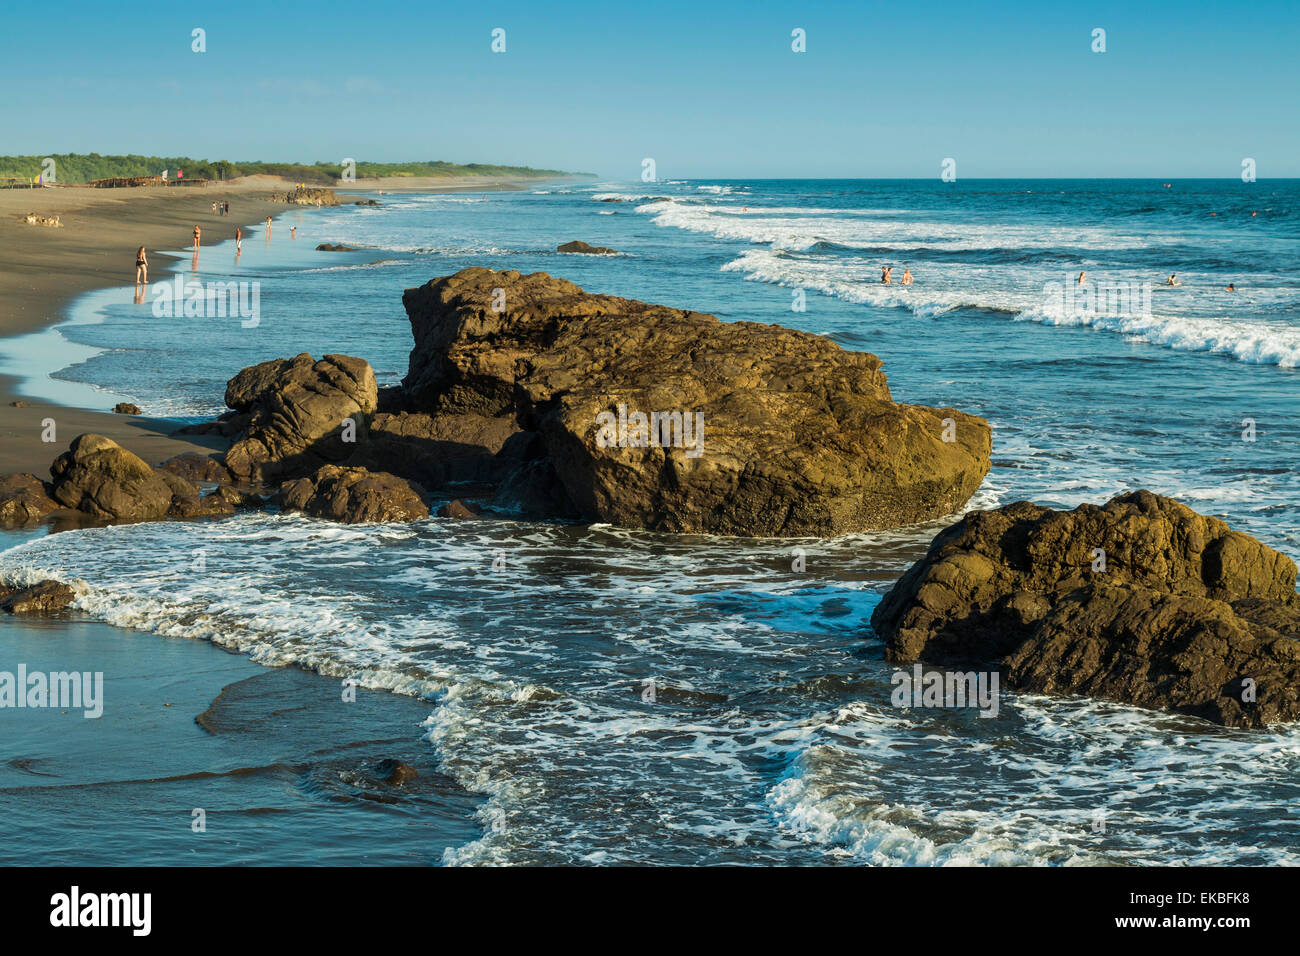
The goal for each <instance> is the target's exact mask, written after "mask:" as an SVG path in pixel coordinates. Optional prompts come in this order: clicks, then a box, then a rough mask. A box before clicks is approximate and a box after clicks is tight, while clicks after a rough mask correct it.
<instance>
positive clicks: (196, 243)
mask: <svg viewBox="0 0 1300 956" xmlns="http://www.w3.org/2000/svg"><path fill="white" fill-rule="evenodd" d="M198 250H199V227H198V226H197V225H196V226H195V227H194V251H195V252H198Z"/></svg>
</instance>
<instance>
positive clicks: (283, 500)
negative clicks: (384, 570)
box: [279, 465, 429, 524]
mask: <svg viewBox="0 0 1300 956" xmlns="http://www.w3.org/2000/svg"><path fill="white" fill-rule="evenodd" d="M279 505H280V507H281V508H283V509H284V510H286V511H301V512H303V513H304V514H308V515H311V516H312V517H314V518H329V519H331V520H334V521H342V522H344V523H345V524H360V523H362V522H370V521H414V520H417V519H419V518H427V517H429V507H428V505H426V504H425V503H424V489H423V488H421V487H420V486H419V485H417V484H414V483H413V482H410V481H408V480H407V479H405V478H399V477H397V476H396V475H390V474H388V473H386V472H370V471H367V470H366V469H364V468H340V467H339V466H337V465H325V466H323V467H322V468H320V469H319V470H318V471H317V472H316V473H315V474H313V475H311V476H310V477H307V478H298V479H295V480H293V481H289V482H286V483H285V484H284V485H282V486H281V488H280V494H279Z"/></svg>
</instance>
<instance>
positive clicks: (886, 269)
mask: <svg viewBox="0 0 1300 956" xmlns="http://www.w3.org/2000/svg"><path fill="white" fill-rule="evenodd" d="M893 273H894V267H893V266H881V268H880V281H881V282H882V283H883V284H884V285H889V284H890V283H891V282H892V281H893V279H892V278H891V276H892V275H893Z"/></svg>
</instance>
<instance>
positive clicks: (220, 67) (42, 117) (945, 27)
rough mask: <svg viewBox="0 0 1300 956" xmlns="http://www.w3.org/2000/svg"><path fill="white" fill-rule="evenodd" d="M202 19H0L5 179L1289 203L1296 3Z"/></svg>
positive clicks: (863, 5) (1298, 135)
mask: <svg viewBox="0 0 1300 956" xmlns="http://www.w3.org/2000/svg"><path fill="white" fill-rule="evenodd" d="M201 6H202V7H203V8H204V9H203V10H202V11H201V12H200V11H198V10H196V9H194V6H193V5H187V4H178V3H151V4H144V5H137V6H135V7H132V6H130V5H125V6H123V5H105V4H103V3H99V2H97V3H87V2H80V0H72V2H64V3H60V4H58V5H57V6H56V7H53V8H50V7H47V6H45V5H41V4H13V5H10V9H9V11H7V13H6V27H5V30H4V33H5V36H4V38H3V39H0V89H3V91H4V96H3V97H0V129H3V130H4V136H3V143H0V153H37V154H42V153H51V152H100V153H118V152H133V153H145V154H159V155H188V156H194V157H197V158H208V159H219V158H226V159H235V160H239V159H245V160H254V159H264V160H286V161H289V160H292V161H316V160H322V159H328V160H333V161H339V160H341V159H343V158H344V157H354V158H358V159H370V160H381V161H383V160H390V161H392V160H409V159H446V160H451V161H455V162H489V163H512V164H523V165H532V166H545V167H551V168H561V169H570V170H588V171H592V172H596V173H599V174H600V175H602V176H604V177H610V178H618V179H634V178H636V177H637V176H638V175H639V173H640V164H641V160H642V158H643V157H653V158H654V159H655V161H656V164H657V167H658V173H659V176H660V177H661V178H709V177H756V178H757V177H782V176H809V177H817V176H845V177H853V176H864V177H873V176H883V177H895V176H896V177H930V176H937V175H938V174H939V168H940V163H941V161H942V160H943V159H944V158H945V157H953V158H955V159H956V160H957V163H958V172H959V175H960V176H961V177H963V178H976V177H983V176H1010V177H1018V176H1032V177H1074V176H1152V177H1171V178H1172V177H1188V176H1208V177H1220V176H1222V177H1235V176H1237V175H1239V172H1240V169H1241V161H1242V159H1243V158H1244V157H1252V158H1254V159H1255V160H1256V161H1257V163H1258V175H1259V177H1260V178H1261V179H1264V178H1269V177H1283V176H1300V4H1297V3H1296V2H1295V0H1287V2H1280V0H1266V2H1238V3H1235V4H1229V3H1223V4H1197V3H1171V2H1159V3H1149V4H1141V7H1142V9H1140V10H1136V9H1133V7H1134V6H1135V5H1134V4H1130V3H1068V2H1066V3H1054V2H1051V0H1044V2H1043V3H1040V4H1026V3H1017V2H1007V3H1000V4H995V3H946V2H937V3H935V2H927V3H923V4H884V3H870V2H857V3H817V2H807V3H789V4H786V3H763V2H750V3H707V2H701V3H678V2H662V0H660V2H653V3H652V2H645V3H635V2H620V3H609V2H604V3H572V2H551V3H541V2H537V0H533V2H529V3H495V4H494V3H465V2H459V3H455V4H450V3H439V2H430V0H419V2H411V3H408V4H396V3H387V2H366V3H361V2H349V3H331V2H324V0H321V2H312V3H276V2H274V0H272V2H269V3H247V2H243V0H231V2H224V3H220V4H211V5H206V4H205V5H201ZM209 7H210V8H211V9H208V8H209ZM194 27H201V28H203V29H204V30H206V32H207V52H206V53H202V54H198V53H194V52H192V51H191V30H192V29H193V28H194ZM496 27H500V28H503V29H504V30H505V31H506V52H505V53H499V54H496V53H493V52H492V51H491V48H490V45H491V31H492V30H493V29H494V28H496ZM795 27H799V28H802V29H804V30H805V31H806V34H807V52H806V53H798V54H797V53H794V52H792V51H791V48H790V45H791V37H790V34H791V30H792V29H794V28H795ZM1098 27H1100V28H1102V29H1105V30H1106V47H1107V49H1106V52H1105V53H1094V52H1092V50H1091V45H1092V42H1093V41H1092V31H1093V29H1094V28H1098Z"/></svg>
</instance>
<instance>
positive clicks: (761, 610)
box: [0, 181, 1300, 864]
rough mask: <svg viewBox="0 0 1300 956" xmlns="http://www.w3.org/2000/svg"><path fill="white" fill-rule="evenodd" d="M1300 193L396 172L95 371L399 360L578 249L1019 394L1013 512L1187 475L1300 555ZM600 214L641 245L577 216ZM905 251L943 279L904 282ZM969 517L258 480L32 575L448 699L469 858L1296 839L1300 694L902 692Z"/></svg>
mask: <svg viewBox="0 0 1300 956" xmlns="http://www.w3.org/2000/svg"><path fill="white" fill-rule="evenodd" d="M950 187H951V188H950ZM659 197H667V198H659ZM601 198H626V199H629V200H631V201H628V202H609V203H606V202H600V201H599V200H600V199H601ZM1297 199H1300V185H1297V184H1296V183H1293V182H1289V183H1279V184H1273V183H1266V182H1260V183H1256V184H1252V186H1246V185H1244V184H1239V183H1229V182H1224V183H1209V182H1200V183H1184V182H1180V183H1175V184H1174V188H1173V189H1170V190H1166V189H1163V188H1162V187H1161V186H1160V184H1158V183H1146V182H1141V183H1139V182H1116V181H1107V182H1081V183H1068V182H1051V183H1045V182H1031V183H1011V182H1005V181H999V182H985V183H975V182H966V183H954V184H939V183H933V184H931V183H898V182H893V183H864V182H842V181H841V182H801V183H760V182H748V183H745V182H734V183H655V184H636V185H635V186H629V185H618V184H596V185H594V186H591V187H584V186H556V187H547V188H544V189H540V190H535V191H532V192H530V193H519V194H490V195H487V196H402V197H388V196H385V197H383V200H382V201H384V202H385V204H386V205H384V206H382V207H378V208H368V207H366V208H361V207H344V208H341V209H338V210H326V211H322V212H317V211H299V212H290V213H288V214H286V216H285V217H282V220H281V221H280V223H277V228H276V230H275V231H274V235H273V240H272V242H271V243H269V244H266V243H264V242H263V241H262V240H261V239H259V238H256V237H255V238H254V239H252V240H247V241H246V242H245V244H244V253H243V255H242V256H241V257H240V261H239V264H238V266H237V267H235V266H234V258H233V250H227V249H226V248H225V247H224V246H217V247H215V248H214V249H212V250H208V249H205V250H204V251H203V253H202V260H201V262H200V270H199V277H200V278H205V279H206V278H220V277H223V276H232V277H234V278H236V279H242V280H246V281H254V280H255V281H259V282H261V284H262V286H261V308H262V314H261V321H260V324H259V325H258V327H257V328H255V329H247V328H242V327H241V326H240V324H239V322H238V321H233V320H228V319H222V320H213V319H198V318H193V319H187V318H184V317H180V318H174V319H159V318H157V317H155V316H154V315H153V313H152V311H151V310H150V309H149V307H148V306H147V305H146V306H133V305H131V304H130V296H129V292H128V293H126V294H125V295H123V294H122V293H119V292H116V291H113V292H106V293H100V294H96V295H95V296H91V297H87V299H86V300H84V301H83V302H82V303H81V305H80V312H81V314H83V315H89V314H94V313H97V314H99V315H100V316H101V317H102V319H103V321H102V324H97V325H79V326H76V327H75V328H71V327H70V328H65V329H64V330H63V334H65V335H67V336H68V337H69V338H70V339H73V340H75V341H76V342H78V343H84V344H86V345H89V346H93V347H95V348H97V349H102V350H104V351H102V352H101V353H100V354H98V355H96V356H94V357H92V358H90V359H89V360H87V361H84V362H82V363H81V364H79V365H76V366H74V367H72V368H70V369H67V370H65V371H63V372H61V373H59V375H60V376H61V377H64V378H69V379H74V380H76V381H79V382H86V383H93V384H94V385H96V386H98V387H101V388H106V389H110V390H112V391H114V392H121V393H123V394H126V395H129V396H130V397H131V398H132V399H133V400H134V401H136V402H137V403H138V404H140V405H141V406H142V407H143V408H144V409H145V411H146V412H152V413H166V414H176V415H191V416H199V415H207V414H211V413H213V412H215V411H217V410H219V406H220V400H221V393H222V390H223V387H224V382H225V380H226V379H227V378H228V377H229V376H230V375H231V374H233V372H234V371H236V370H237V369H238V368H241V367H243V366H245V365H248V364H251V363H252V362H255V361H261V360H265V359H267V358H271V357H275V356H279V355H292V354H295V353H297V352H300V351H304V350H308V351H311V352H313V353H314V354H320V353H322V352H329V351H338V352H346V353H350V354H357V355H362V356H364V357H366V358H368V359H369V360H370V361H371V362H372V364H373V365H374V366H375V368H376V372H377V374H378V376H379V378H380V380H381V382H393V381H397V380H398V379H400V377H401V375H402V374H403V373H404V372H405V367H406V354H407V351H408V350H409V347H410V335H409V326H408V325H407V322H406V319H405V316H404V314H403V312H402V309H401V302H400V294H401V290H402V289H403V288H405V287H408V286H412V285H416V284H419V283H422V282H424V281H427V279H429V278H432V277H434V276H438V275H445V274H447V273H449V272H452V271H455V270H456V269H459V268H462V267H464V266H467V265H491V266H494V267H498V268H517V269H520V270H522V271H532V270H536V269H542V270H545V271H548V272H551V273H553V274H558V275H563V276H565V277H567V278H571V279H573V280H574V281H576V282H578V283H579V284H580V285H582V286H584V287H585V288H587V289H589V290H591V291H600V292H610V293H616V294H620V295H627V296H630V297H633V298H641V299H647V300H650V301H657V302H664V303H666V304H670V305H677V306H685V307H690V308H695V309H699V310H703V311H711V312H714V313H716V314H718V315H720V316H721V317H723V318H724V319H749V320H756V321H766V322H780V323H782V324H785V325H792V326H796V327H800V328H806V329H809V330H811V331H816V332H820V333H823V334H826V335H829V336H831V337H833V338H834V339H835V340H836V341H838V342H840V343H841V344H843V345H844V346H846V347H848V348H856V349H866V350H870V351H872V352H875V353H877V354H879V355H880V356H881V357H882V358H884V360H885V369H886V371H887V372H888V374H889V376H890V384H891V388H892V389H893V391H894V395H895V397H896V398H898V399H900V400H903V401H909V402H917V403H925V404H932V405H941V406H947V405H951V406H955V407H959V408H962V409H965V410H967V411H971V412H975V413H977V414H981V415H984V416H986V417H987V418H989V420H990V421H991V422H992V423H993V424H994V427H995V436H994V459H995V467H994V469H993V471H992V472H991V473H990V475H989V477H988V478H987V479H986V481H985V483H984V485H983V487H982V488H981V490H980V492H979V493H978V495H977V496H976V499H975V500H974V501H973V502H972V506H973V507H986V506H991V505H998V504H1004V503H1007V502H1010V501H1014V500H1018V499H1023V498H1029V499H1033V500H1035V501H1039V502H1042V503H1045V504H1050V505H1055V506H1073V505H1075V504H1078V503H1080V502H1083V501H1098V502H1099V501H1104V500H1106V499H1107V498H1109V497H1111V496H1112V495H1114V494H1116V493H1119V492H1122V491H1125V490H1131V489H1133V488H1138V487H1145V488H1150V489H1151V490H1153V491H1157V492H1160V493H1163V494H1169V495H1173V496H1175V497H1178V498H1180V499H1182V500H1184V501H1186V502H1187V503H1188V504H1189V505H1191V506H1192V507H1194V508H1196V509H1197V510H1199V511H1203V512H1207V513H1211V514H1215V515H1219V516H1221V517H1223V518H1225V519H1226V520H1228V521H1230V522H1231V523H1232V524H1233V526H1234V527H1237V528H1240V529H1242V530H1245V531H1248V532H1250V533H1252V534H1255V535H1257V536H1259V537H1260V538H1262V539H1263V540H1265V541H1266V542H1268V543H1269V544H1272V545H1273V546H1275V547H1278V548H1280V549H1281V550H1283V551H1284V552H1286V553H1288V554H1290V555H1292V556H1293V557H1295V556H1297V555H1300V480H1298V479H1297V475H1296V469H1295V459H1296V452H1297V450H1298V449H1300V426H1297V425H1296V423H1295V417H1294V409H1295V408H1296V406H1297V400H1300V377H1298V376H1300V370H1297V369H1296V368H1295V365H1296V364H1297V363H1296V359H1297V357H1298V356H1300V309H1297V305H1298V304H1300V280H1297V279H1296V278H1295V275H1294V271H1293V270H1294V263H1295V262H1296V261H1297V256H1296V243H1297V240H1296V238H1295V237H1296V235H1297V229H1296V224H1297V211H1298V210H1300V205H1298V204H1297V201H1296V200H1297ZM1252 210H1253V211H1256V212H1257V213H1258V215H1257V216H1255V217H1251V216H1250V212H1251V211H1252ZM1210 211H1217V212H1218V216H1216V217H1209V216H1208V212H1210ZM293 223H297V224H298V226H299V238H298V239H297V240H296V241H294V242H291V241H289V240H288V229H287V225H289V224H293ZM570 239H583V240H586V241H588V242H591V243H593V244H600V245H608V246H613V247H614V248H617V249H620V250H622V251H624V252H625V253H626V255H622V256H616V257H592V256H567V255H559V254H556V253H554V252H553V251H548V250H553V249H554V248H555V246H556V245H557V244H559V243H561V242H565V241H568V240H570ZM322 241H330V242H340V241H341V242H346V243H349V244H352V245H366V246H371V247H374V251H370V252H365V253H344V254H325V253H316V252H314V251H313V249H314V246H315V245H316V243H318V242H322ZM374 260H378V261H377V262H376V261H374ZM883 262H890V263H894V264H895V265H896V269H895V280H897V278H898V277H899V276H900V275H901V269H902V267H903V266H904V265H908V266H910V267H911V268H912V270H913V272H914V273H915V274H916V276H917V284H916V285H913V286H912V287H910V288H902V287H899V286H890V287H882V286H881V285H880V284H879V283H878V282H877V281H875V280H876V279H877V278H878V275H879V265H880V264H882V263H883ZM1081 269H1086V270H1087V271H1088V272H1089V274H1090V275H1092V276H1096V277H1098V278H1100V279H1103V280H1108V281H1110V280H1114V281H1119V280H1125V281H1127V280H1137V279H1139V278H1140V279H1142V281H1147V280H1151V281H1158V280H1160V279H1163V277H1164V276H1165V275H1167V274H1168V273H1170V272H1178V273H1179V275H1180V277H1181V278H1182V280H1183V282H1184V285H1183V286H1182V287H1181V288H1179V289H1174V290H1157V291H1155V292H1153V293H1152V296H1151V301H1152V308H1151V313H1150V314H1149V315H1145V316H1139V317H1130V318H1126V319H1123V320H1117V321H1111V320H1109V319H1106V320H1105V321H1102V320H1100V319H1098V318H1093V319H1091V320H1090V321H1088V322H1084V321H1082V320H1078V319H1077V318H1072V317H1071V316H1069V315H1065V314H1056V313H1053V312H1052V310H1051V308H1050V302H1047V301H1045V300H1044V297H1043V294H1042V292H1043V287H1044V285H1045V284H1046V283H1049V282H1053V281H1056V282H1060V281H1062V280H1064V279H1066V278H1069V277H1070V276H1072V275H1073V274H1077V272H1078V271H1079V270H1081ZM1228 281H1235V282H1236V283H1237V285H1238V286H1239V287H1240V288H1241V291H1240V292H1238V293H1237V294H1236V295H1235V296H1234V295H1231V294H1228V293H1226V292H1223V291H1222V288H1223V286H1225V285H1226V284H1227V282H1228ZM796 288H802V289H804V290H805V293H806V302H807V310H806V311H804V312H797V311H792V310H791V302H792V296H793V292H794V290H795V289H796ZM1247 418H1249V419H1253V420H1254V421H1255V422H1256V436H1255V437H1256V440H1255V441H1253V442H1249V441H1243V438H1242V431H1243V419H1247ZM945 523H946V522H936V523H933V524H932V525H929V526H926V527H922V528H914V529H906V530H904V531H901V532H898V533H893V534H881V535H870V536H849V537H845V538H839V539H834V540H823V541H815V540H810V541H762V540H759V541H746V540H733V539H725V538H716V537H710V536H672V535H653V534H646V533H640V532H630V531H626V530H620V529H614V528H609V527H604V526H592V527H579V526H565V525H547V524H528V523H519V522H510V521H488V522H476V523H473V524H459V523H454V522H448V521H443V520H440V519H436V518H434V519H429V520H427V521H423V522H417V523H415V524H412V525H409V526H383V527H364V528H358V527H339V526H334V525H328V524H322V523H319V522H314V521H309V520H307V519H304V518H301V517H286V516H274V515H243V516H239V517H236V518H233V519H230V520H228V521H224V522H220V523H215V524H178V523H173V524H159V525H134V526H127V527H120V528H108V529H90V530H86V531H79V532H70V533H63V534H58V535H54V536H50V537H44V538H40V539H38V540H35V541H32V542H30V543H28V544H25V545H23V546H21V547H19V548H15V549H11V550H9V551H7V552H5V553H4V554H3V555H0V568H4V569H11V568H23V569H26V570H29V571H31V572H32V573H54V574H56V575H58V576H60V577H65V578H69V579H71V578H77V579H80V580H82V581H84V582H86V584H85V587H84V592H83V594H82V596H81V599H80V601H81V605H82V606H83V607H84V608H85V609H86V610H87V611H88V612H90V613H91V614H93V615H95V616H97V617H99V618H101V619H103V620H106V621H110V622H112V623H115V624H121V625H123V626H127V627H133V628H140V629H144V630H149V631H154V632H157V633H160V634H163V635H167V636H172V637H189V638H202V639H206V640H211V641H214V642H216V643H218V644H221V645H223V646H226V647H230V648H232V649H237V650H240V651H243V652H246V653H248V654H250V655H251V656H252V658H253V659H254V660H255V661H259V662H262V663H266V664H272V665H274V664H282V663H288V662H293V663H297V664H301V665H303V666H305V667H309V668H312V669H315V670H319V671H321V672H322V673H324V674H327V675H329V676H334V677H345V676H354V675H355V676H357V677H359V678H360V679H361V681H362V682H363V683H364V684H366V685H367V686H371V687H376V688H387V689H391V690H394V691H396V692H398V693H400V694H403V695H410V696H414V697H416V698H420V699H424V700H427V702H428V703H427V707H428V711H429V714H430V716H429V717H428V720H427V724H426V727H425V731H424V732H425V734H426V735H427V739H428V746H429V747H430V753H431V756H432V760H433V761H434V762H435V763H436V765H437V766H438V767H439V768H440V769H441V770H442V771H443V772H444V773H446V774H447V775H448V776H449V777H450V778H451V779H453V780H454V781H455V782H456V784H457V785H458V786H460V787H463V788H465V789H467V790H469V791H472V792H474V793H476V794H480V795H482V796H483V797H484V798H485V800H484V802H483V803H482V804H481V805H480V806H478V808H477V810H476V811H475V812H476V815H477V820H478V826H479V833H478V834H476V835H475V836H474V837H473V838H471V839H466V840H465V841H463V842H461V843H459V844H457V845H455V846H451V847H449V849H448V850H447V851H446V853H445V855H444V856H443V859H444V861H445V862H449V863H469V862H582V861H586V862H651V863H657V862H662V863H702V862H708V863H719V862H787V863H815V862H832V863H835V862H871V863H910V864H940V863H990V864H997V863H1048V864H1069V863H1095V862H1112V863H1154V862H1179V863H1255V864H1277V863H1294V862H1296V859H1297V856H1298V855H1300V854H1298V853H1297V845H1298V841H1297V839H1296V824H1297V821H1296V815H1295V812H1294V810H1293V809H1290V808H1291V807H1293V806H1294V804H1295V797H1296V796H1297V787H1296V785H1295V783H1294V779H1295V774H1296V770H1297V764H1300V734H1297V731H1296V729H1294V728H1282V729H1280V730H1276V731H1273V732H1268V733H1259V732H1246V731H1233V730H1225V729H1222V728H1217V727H1214V726H1212V725H1209V724H1206V723H1204V722H1200V721H1196V720H1192V719H1188V718H1181V717H1170V716H1167V715H1159V714H1153V713H1149V712H1144V711H1140V710H1137V709H1134V708H1127V707H1122V706H1117V705H1112V704H1099V703H1095V702H1088V701H1082V700H1053V699H1048V698H1043V697H1035V696H1023V695H1014V694H1010V693H1004V694H1003V695H1002V700H1001V708H1000V710H999V712H998V715H997V716H996V717H992V718H985V717H980V716H978V715H977V713H976V712H975V711H973V710H959V711H952V710H906V709H900V708H896V707H894V706H892V705H891V702H890V691H891V689H892V688H891V684H890V677H891V674H892V673H893V668H891V667H890V666H888V665H886V664H885V663H884V661H883V657H882V653H881V647H880V645H879V642H878V641H877V640H876V639H875V638H874V637H873V635H872V634H871V633H870V631H869V629H868V628H867V627H866V619H867V618H868V617H869V615H870V612H871V609H872V608H873V607H874V605H875V603H876V602H877V601H878V600H879V598H880V595H881V594H882V593H883V592H884V590H886V589H887V588H888V587H889V585H890V584H891V583H892V582H893V580H895V579H896V578H897V576H898V575H899V573H901V571H902V570H903V569H904V568H906V567H907V565H908V564H909V563H910V562H911V561H913V560H915V559H916V558H917V557H919V556H920V554H921V553H922V552H923V550H924V546H925V544H926V542H928V540H929V539H930V537H931V536H932V535H933V534H934V533H935V531H936V530H937V529H938V528H939V527H942V526H943V525H944V524H945ZM795 548H802V549H803V550H804V551H805V552H806V569H805V570H803V571H795V570H793V569H792V563H793V560H794V555H793V549H795ZM501 553H504V555H505V570H502V571H494V570H493V562H494V559H495V558H496V557H497V556H498V555H499V554H501ZM199 554H201V555H202V558H203V560H202V562H201V564H198V565H196V563H195V558H196V555H199ZM200 567H201V570H200V569H199V568H200ZM1103 813H1104V816H1101V815H1102V814H1103ZM1099 819H1104V828H1103V827H1102V825H1101V824H1100V823H1099V822H1098V821H1099ZM267 852H268V856H269V857H271V858H273V857H274V851H273V850H268V851H267Z"/></svg>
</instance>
